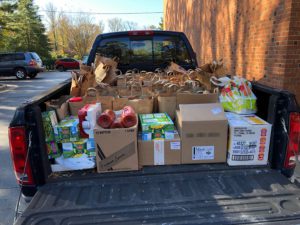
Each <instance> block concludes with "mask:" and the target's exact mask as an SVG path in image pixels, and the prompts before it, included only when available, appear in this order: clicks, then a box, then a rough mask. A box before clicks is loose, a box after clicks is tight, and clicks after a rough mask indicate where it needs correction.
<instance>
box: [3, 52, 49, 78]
mask: <svg viewBox="0 0 300 225" xmlns="http://www.w3.org/2000/svg"><path fill="white" fill-rule="evenodd" d="M42 71H45V68H44V67H43V62H42V60H41V58H40V57H39V55H38V54H37V53H35V52H14V53H0V76H11V75H14V76H16V78H17V79H25V78H26V77H27V76H28V77H29V78H35V77H36V76H37V74H38V73H39V72H42Z"/></svg>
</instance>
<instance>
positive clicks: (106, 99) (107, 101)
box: [97, 96, 115, 112]
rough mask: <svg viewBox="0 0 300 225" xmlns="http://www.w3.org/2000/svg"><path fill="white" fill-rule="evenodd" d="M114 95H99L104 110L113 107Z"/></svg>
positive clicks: (98, 99) (98, 98)
mask: <svg viewBox="0 0 300 225" xmlns="http://www.w3.org/2000/svg"><path fill="white" fill-rule="evenodd" d="M114 99H115V98H114V97H113V96H97V102H100V103H101V109H102V112H103V111H104V110H106V109H113V102H114Z"/></svg>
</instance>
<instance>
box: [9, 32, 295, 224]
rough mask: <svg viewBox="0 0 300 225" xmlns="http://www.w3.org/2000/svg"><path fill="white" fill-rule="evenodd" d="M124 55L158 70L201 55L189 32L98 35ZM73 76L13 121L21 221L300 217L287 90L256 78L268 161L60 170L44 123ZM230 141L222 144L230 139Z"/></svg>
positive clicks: (104, 48) (100, 49) (98, 48)
mask: <svg viewBox="0 0 300 225" xmlns="http://www.w3.org/2000/svg"><path fill="white" fill-rule="evenodd" d="M96 53H101V54H104V55H106V56H108V57H111V56H118V57H119V59H120V62H119V69H120V70H122V71H126V70H127V69H133V68H137V69H140V70H141V69H142V70H148V71H149V70H154V69H155V68H157V67H165V66H166V65H167V64H168V62H169V60H172V61H175V62H176V63H177V64H179V65H181V66H182V67H184V68H186V69H189V68H195V67H197V61H196V57H195V56H196V55H195V53H194V51H193V49H192V47H191V45H190V43H189V41H188V39H187V38H186V36H185V35H184V34H183V33H181V32H169V31H130V32H117V33H108V34H101V35H99V36H98V37H97V38H96V40H95V42H94V44H93V46H92V49H91V51H90V54H89V57H88V60H87V64H88V65H90V64H91V63H92V62H93V61H94V58H95V55H96ZM70 85H71V81H70V80H66V81H65V82H63V83H61V84H59V85H57V86H56V87H53V88H52V89H51V90H48V91H46V92H45V93H44V94H42V95H40V96H36V97H35V98H34V99H33V100H32V101H31V102H27V103H24V104H22V105H20V106H19V107H18V108H17V110H16V111H15V114H14V117H13V119H12V121H11V123H10V126H9V140H10V151H11V156H12V160H13V165H14V170H15V174H16V179H17V181H18V182H19V184H20V186H21V191H22V194H23V196H24V197H30V196H33V198H32V200H31V202H30V204H29V206H28V207H27V209H26V210H25V211H24V212H23V214H22V215H21V216H20V217H19V218H18V220H17V221H16V224H115V223H120V224H253V223H260V224H287V223H289V224H299V223H300V189H299V185H298V184H297V183H292V182H291V181H290V179H289V177H291V176H292V175H293V173H294V169H295V165H296V159H297V156H298V152H299V144H300V143H299V135H300V110H299V106H298V105H297V102H296V99H295V96H294V95H293V94H292V93H290V92H288V91H285V90H279V89H274V88H271V87H268V86H264V85H262V84H259V83H257V82H252V85H253V91H254V93H255V95H256V96H257V108H258V111H257V115H258V116H259V117H261V118H262V119H264V120H266V121H268V122H269V123H270V124H272V134H271V144H270V151H269V163H268V165H266V166H234V167H229V166H228V165H227V164H225V163H224V164H199V165H195V164H193V165H176V166H175V165H174V166H153V167H151V166H149V167H144V168H143V169H141V170H139V171H130V172H115V173H104V174H99V173H96V172H95V170H84V171H74V172H68V173H67V172H62V173H53V172H52V171H51V167H50V163H51V161H49V159H48V156H47V150H46V145H45V141H44V139H45V138H44V130H43V126H42V118H41V112H43V111H45V109H46V107H45V102H46V101H48V100H50V99H55V98H58V97H60V96H61V95H65V94H69V91H70ZM226 147H227V146H224V148H226Z"/></svg>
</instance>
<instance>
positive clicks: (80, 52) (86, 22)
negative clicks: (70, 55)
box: [68, 15, 100, 58]
mask: <svg viewBox="0 0 300 225" xmlns="http://www.w3.org/2000/svg"><path fill="white" fill-rule="evenodd" d="M98 34H100V26H98V25H96V24H94V23H93V22H92V18H91V17H89V16H88V15H80V16H78V17H77V18H73V24H72V26H71V27H70V34H69V36H68V41H69V49H70V50H73V52H74V53H75V54H76V55H77V56H78V57H79V58H82V57H83V56H84V55H85V54H87V53H88V50H89V49H90V48H91V46H92V44H93V42H94V40H95V38H96V36H97V35H98Z"/></svg>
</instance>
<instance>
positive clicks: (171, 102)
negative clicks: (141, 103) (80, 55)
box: [157, 94, 176, 120]
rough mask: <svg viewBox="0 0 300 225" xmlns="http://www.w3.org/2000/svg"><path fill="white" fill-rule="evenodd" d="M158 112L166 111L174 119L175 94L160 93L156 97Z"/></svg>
mask: <svg viewBox="0 0 300 225" xmlns="http://www.w3.org/2000/svg"><path fill="white" fill-rule="evenodd" d="M157 102H158V112H160V113H164V112H165V113H167V114H168V115H169V116H170V118H171V119H172V120H174V119H175V111H176V95H168V94H165V95H164V94H160V95H159V96H158V97H157Z"/></svg>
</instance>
